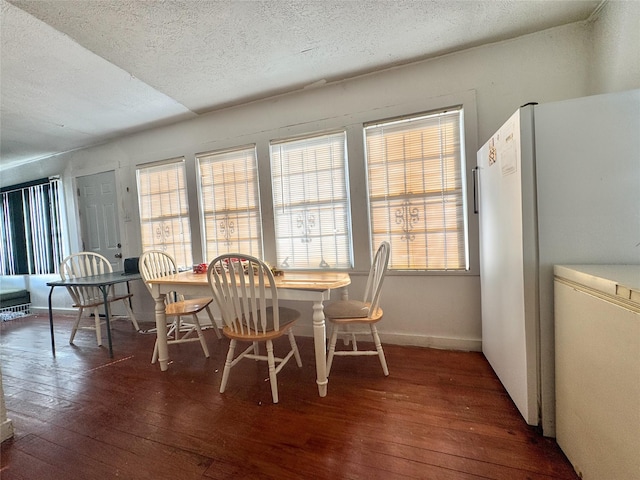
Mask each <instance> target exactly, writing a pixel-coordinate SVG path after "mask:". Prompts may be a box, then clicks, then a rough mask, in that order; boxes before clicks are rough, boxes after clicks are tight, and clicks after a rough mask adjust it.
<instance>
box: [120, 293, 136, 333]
mask: <svg viewBox="0 0 640 480" xmlns="http://www.w3.org/2000/svg"><path fill="white" fill-rule="evenodd" d="M122 303H124V308H126V310H127V316H128V317H129V320H131V323H132V324H133V328H135V329H136V332H139V331H140V326H139V325H138V320H137V319H136V316H135V315H134V314H133V310H131V307H130V306H129V300H128V299H126V298H123V299H122Z"/></svg>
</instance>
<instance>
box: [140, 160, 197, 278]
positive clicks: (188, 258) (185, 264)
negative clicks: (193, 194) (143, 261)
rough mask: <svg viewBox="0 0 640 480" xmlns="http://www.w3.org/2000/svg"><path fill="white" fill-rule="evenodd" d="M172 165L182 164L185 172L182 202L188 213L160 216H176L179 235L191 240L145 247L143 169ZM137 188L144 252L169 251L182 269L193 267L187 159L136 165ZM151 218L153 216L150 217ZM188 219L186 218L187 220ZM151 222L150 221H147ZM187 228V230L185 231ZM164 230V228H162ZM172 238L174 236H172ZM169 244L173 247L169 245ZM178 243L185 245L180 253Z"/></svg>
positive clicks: (155, 243) (141, 239) (156, 243)
mask: <svg viewBox="0 0 640 480" xmlns="http://www.w3.org/2000/svg"><path fill="white" fill-rule="evenodd" d="M170 165H181V166H182V174H183V179H182V181H183V184H184V188H183V190H184V192H185V198H184V201H183V202H181V204H183V205H185V207H186V214H184V215H182V214H179V215H161V216H160V217H162V218H174V219H177V221H178V223H179V225H180V230H181V233H179V235H182V236H184V235H185V234H186V235H187V236H188V238H189V240H188V241H186V240H184V239H183V240H182V241H177V240H173V241H172V242H170V243H169V244H166V243H165V242H162V241H161V242H153V244H152V245H151V246H150V247H145V243H144V227H143V223H144V222H145V219H144V218H143V215H142V214H143V211H144V210H143V208H142V196H141V195H142V193H141V188H140V187H141V183H140V182H141V179H140V175H141V171H144V170H151V169H156V168H158V169H160V168H161V167H163V166H170ZM135 173H136V175H135V176H136V188H137V197H138V198H137V200H138V218H139V222H138V224H139V228H140V246H141V251H142V252H144V251H145V250H150V249H154V250H162V251H165V252H167V253H169V254H170V255H171V256H172V257H173V258H174V259H175V260H176V264H177V265H178V268H180V269H184V268H191V266H192V265H193V258H194V257H193V241H192V238H193V237H192V229H191V215H192V212H191V209H190V208H189V188H188V176H187V168H186V160H185V157H184V156H180V157H173V158H169V159H166V160H160V161H157V162H150V163H145V164H140V165H137V166H136V171H135ZM145 196H146V197H149V196H150V195H145ZM160 217H158V216H156V217H153V218H160ZM150 218H151V217H150ZM185 219H186V220H185ZM154 221H155V220H151V221H150V223H153V222H154ZM185 221H186V227H185V223H184V222H185ZM147 222H149V221H147ZM185 228H186V230H187V232H186V233H185ZM161 231H162V230H161ZM151 237H153V235H151ZM172 238H174V237H173V236H172ZM169 245H170V246H171V247H169ZM177 245H183V251H182V252H180V253H179V254H178V253H177V250H176V246H177ZM187 247H188V248H187Z"/></svg>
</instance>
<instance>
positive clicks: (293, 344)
mask: <svg viewBox="0 0 640 480" xmlns="http://www.w3.org/2000/svg"><path fill="white" fill-rule="evenodd" d="M289 344H290V345H291V350H293V356H294V357H296V363H297V364H298V366H299V367H302V359H301V358H300V352H299V351H298V344H297V343H296V337H294V336H293V330H291V329H289Z"/></svg>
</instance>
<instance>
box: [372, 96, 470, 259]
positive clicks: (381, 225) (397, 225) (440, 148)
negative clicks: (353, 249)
mask: <svg viewBox="0 0 640 480" xmlns="http://www.w3.org/2000/svg"><path fill="white" fill-rule="evenodd" d="M365 140H366V160H367V170H368V181H369V185H368V186H369V208H370V210H369V213H370V222H371V231H372V249H373V251H375V249H376V248H377V246H378V245H379V244H380V242H382V241H383V240H387V241H389V243H390V244H391V257H390V260H389V268H393V269H408V270H466V269H468V253H467V252H468V247H467V229H466V209H465V191H464V177H463V172H464V168H463V163H462V162H463V155H462V145H463V144H464V142H463V138H462V109H461V108H458V109H455V110H453V111H451V110H449V111H446V112H440V113H435V114H429V115H421V116H416V117H414V118H404V119H401V120H397V121H389V122H385V123H379V124H376V125H371V126H368V127H366V128H365Z"/></svg>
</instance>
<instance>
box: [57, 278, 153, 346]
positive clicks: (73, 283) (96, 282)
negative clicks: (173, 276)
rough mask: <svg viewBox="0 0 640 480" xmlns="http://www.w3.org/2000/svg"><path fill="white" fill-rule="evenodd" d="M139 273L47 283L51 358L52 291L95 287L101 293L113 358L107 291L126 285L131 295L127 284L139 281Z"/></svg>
mask: <svg viewBox="0 0 640 480" xmlns="http://www.w3.org/2000/svg"><path fill="white" fill-rule="evenodd" d="M140 279H141V276H140V274H139V273H128V272H106V273H103V274H101V275H93V276H89V277H75V278H67V279H65V280H62V279H61V280H54V281H51V282H47V286H48V287H51V289H50V290H49V328H50V329H51V352H52V353H53V356H54V357H55V356H56V341H55V336H54V332H53V307H52V305H51V297H52V295H53V289H54V288H55V287H96V288H98V289H99V290H100V292H101V293H102V296H103V299H104V315H105V320H106V323H107V341H108V344H109V356H110V357H111V358H113V344H112V342H111V323H110V320H111V319H110V317H111V315H110V308H109V302H108V300H107V299H108V297H109V290H110V289H111V288H112V287H113V286H114V285H117V284H119V283H126V284H127V293H131V290H130V288H129V282H131V281H134V280H140ZM129 306H131V298H129Z"/></svg>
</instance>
